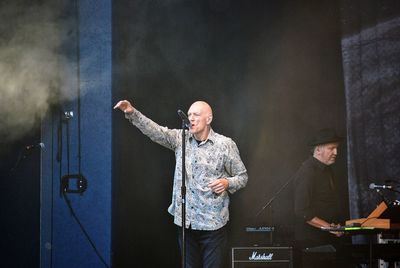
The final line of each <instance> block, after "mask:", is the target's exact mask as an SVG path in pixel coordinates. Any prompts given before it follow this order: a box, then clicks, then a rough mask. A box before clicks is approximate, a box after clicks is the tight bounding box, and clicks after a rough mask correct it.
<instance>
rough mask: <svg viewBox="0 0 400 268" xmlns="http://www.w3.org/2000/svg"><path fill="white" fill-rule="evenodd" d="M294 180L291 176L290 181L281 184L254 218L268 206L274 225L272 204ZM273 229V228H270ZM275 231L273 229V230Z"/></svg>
mask: <svg viewBox="0 0 400 268" xmlns="http://www.w3.org/2000/svg"><path fill="white" fill-rule="evenodd" d="M294 178H295V176H292V177H291V178H290V179H288V180H287V181H286V182H285V184H283V185H282V186H281V188H279V190H278V191H277V192H275V194H274V195H273V196H272V197H271V199H269V201H268V202H267V203H265V205H264V206H263V207H262V208H261V209H260V210H259V211H258V212H257V214H256V216H255V217H256V218H257V217H258V216H260V214H261V212H263V211H264V209H265V208H266V207H268V206H270V209H271V218H272V225H273V224H274V222H273V209H272V202H274V200H275V199H276V198H277V197H278V196H279V194H280V193H281V192H282V191H283V190H284V189H285V188H286V187H287V186H288V185H289V183H291V182H292V180H293V179H294ZM272 227H273V226H272ZM274 229H275V228H274ZM271 244H273V239H272V233H271Z"/></svg>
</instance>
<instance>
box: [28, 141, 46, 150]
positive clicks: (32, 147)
mask: <svg viewBox="0 0 400 268" xmlns="http://www.w3.org/2000/svg"><path fill="white" fill-rule="evenodd" d="M37 147H40V149H44V143H43V142H41V143H38V144H31V145H28V146H25V149H26V150H31V149H35V148H37Z"/></svg>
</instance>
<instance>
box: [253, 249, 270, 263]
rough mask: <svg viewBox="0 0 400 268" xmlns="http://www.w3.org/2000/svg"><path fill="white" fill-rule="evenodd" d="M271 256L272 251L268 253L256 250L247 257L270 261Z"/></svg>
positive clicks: (254, 259)
mask: <svg viewBox="0 0 400 268" xmlns="http://www.w3.org/2000/svg"><path fill="white" fill-rule="evenodd" d="M272 256H274V253H269V254H265V253H263V254H260V253H257V251H253V254H251V256H250V257H249V260H250V261H271V260H272Z"/></svg>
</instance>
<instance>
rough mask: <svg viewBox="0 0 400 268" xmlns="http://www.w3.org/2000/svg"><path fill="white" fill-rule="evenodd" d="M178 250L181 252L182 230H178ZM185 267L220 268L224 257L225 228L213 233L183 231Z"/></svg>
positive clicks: (225, 245)
mask: <svg viewBox="0 0 400 268" xmlns="http://www.w3.org/2000/svg"><path fill="white" fill-rule="evenodd" d="M178 238H179V248H180V250H181V252H182V229H181V228H180V227H179V228H178ZM185 239H186V267H187V268H222V267H223V266H224V261H225V257H226V255H225V254H226V247H227V232H226V227H225V226H224V227H222V228H220V229H218V230H215V231H199V230H192V229H185Z"/></svg>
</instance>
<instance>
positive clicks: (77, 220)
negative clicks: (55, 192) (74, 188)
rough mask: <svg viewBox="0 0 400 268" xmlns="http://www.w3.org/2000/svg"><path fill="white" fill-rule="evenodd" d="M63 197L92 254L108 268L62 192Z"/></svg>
mask: <svg viewBox="0 0 400 268" xmlns="http://www.w3.org/2000/svg"><path fill="white" fill-rule="evenodd" d="M63 197H64V200H65V202H66V203H67V206H68V208H69V210H70V212H71V215H72V217H73V218H74V219H75V221H76V222H77V223H78V225H79V227H80V228H81V230H82V232H83V234H84V235H85V237H86V239H87V240H88V241H89V243H90V245H91V246H92V248H93V250H94V252H95V253H96V255H97V257H99V259H100V261H101V262H102V263H103V264H104V266H105V267H107V268H109V267H110V266H108V264H107V263H106V261H105V260H104V258H103V257H102V256H101V254H100V252H99V251H98V250H97V248H96V246H95V244H94V243H93V241H92V239H91V238H90V236H89V234H88V233H87V232H86V230H85V228H84V227H83V225H82V223H81V222H80V220H79V219H78V217H77V216H76V214H75V212H74V209H73V208H72V205H71V201H70V200H69V198H68V196H67V193H66V192H64V191H63Z"/></svg>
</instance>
